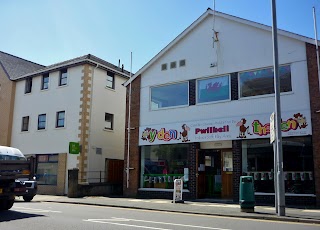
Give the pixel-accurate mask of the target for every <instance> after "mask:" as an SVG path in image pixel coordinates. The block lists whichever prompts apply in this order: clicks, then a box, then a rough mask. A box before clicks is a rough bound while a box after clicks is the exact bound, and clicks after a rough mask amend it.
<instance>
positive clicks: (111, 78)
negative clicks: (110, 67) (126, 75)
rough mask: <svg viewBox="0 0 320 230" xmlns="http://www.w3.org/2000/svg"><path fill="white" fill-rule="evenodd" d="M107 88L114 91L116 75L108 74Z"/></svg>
mask: <svg viewBox="0 0 320 230" xmlns="http://www.w3.org/2000/svg"><path fill="white" fill-rule="evenodd" d="M106 87H108V88H110V89H114V73H111V72H109V71H108V72H107V83H106Z"/></svg>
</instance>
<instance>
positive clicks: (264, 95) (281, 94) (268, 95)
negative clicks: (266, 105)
mask: <svg viewBox="0 0 320 230" xmlns="http://www.w3.org/2000/svg"><path fill="white" fill-rule="evenodd" d="M291 94H294V93H293V91H291V92H284V93H280V96H285V95H291ZM274 96H275V95H274V93H273V94H263V95H257V96H250V97H240V96H239V99H238V100H239V101H242V100H251V99H260V98H267V97H274Z"/></svg>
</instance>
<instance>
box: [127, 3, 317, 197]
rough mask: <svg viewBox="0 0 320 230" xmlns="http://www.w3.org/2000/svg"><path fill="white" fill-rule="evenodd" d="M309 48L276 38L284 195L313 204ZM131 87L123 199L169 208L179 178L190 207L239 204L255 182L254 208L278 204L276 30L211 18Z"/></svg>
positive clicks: (301, 41) (290, 37) (294, 39)
mask: <svg viewBox="0 0 320 230" xmlns="http://www.w3.org/2000/svg"><path fill="white" fill-rule="evenodd" d="M213 31H214V32H213ZM306 43H311V44H312V43H314V42H313V41H312V40H311V39H308V38H305V37H302V36H299V35H296V34H292V33H289V32H285V31H279V32H278V46H279V64H280V70H279V72H280V78H281V86H280V88H281V112H282V135H283V143H284V147H283V148H284V171H285V175H286V181H285V183H286V194H287V197H296V196H299V197H304V198H303V199H302V200H305V202H309V203H315V199H316V190H315V179H314V164H313V151H312V141H311V139H312V123H311V116H312V115H311V109H310V96H309V82H308V64H307V54H306ZM125 85H126V86H127V88H128V89H127V90H129V88H130V86H131V87H132V88H134V89H135V90H136V91H138V93H132V98H131V100H132V103H133V104H134V106H137V105H139V108H140V110H139V112H131V114H132V116H131V124H133V125H131V129H133V131H131V134H130V136H129V138H130V152H129V154H128V153H127V152H126V151H125V156H126V159H125V160H126V162H128V157H127V156H129V162H130V165H129V167H130V168H134V170H130V174H129V176H128V175H126V176H125V178H127V180H128V178H129V182H128V181H127V182H128V184H129V186H127V188H125V189H124V193H125V194H127V195H140V196H155V197H168V198H169V197H172V189H173V180H174V179H176V178H182V179H183V180H184V192H185V194H184V197H186V198H193V199H194V198H204V197H206V198H229V199H233V200H237V199H238V198H239V197H238V196H239V190H238V189H239V188H238V187H239V177H240V176H241V175H252V176H254V178H255V194H256V198H257V199H258V200H261V201H272V199H273V198H274V191H273V166H274V165H273V150H272V145H271V144H270V143H269V141H270V140H269V136H270V135H269V133H270V115H271V113H272V112H274V109H275V99H274V93H273V92H274V88H273V87H274V86H273V49H272V34H271V28H270V27H267V26H264V25H261V24H257V23H254V22H250V21H247V20H244V19H240V18H236V17H233V16H230V15H226V14H223V13H219V12H214V11H212V10H211V9H208V11H207V12H205V13H204V14H203V15H202V16H201V17H200V18H199V19H197V20H196V21H195V22H194V23H193V24H192V25H191V26H189V27H188V28H187V29H186V30H185V31H183V32H182V33H181V34H180V35H179V36H178V37H177V38H176V39H174V40H173V41H172V42H171V43H170V44H169V45H168V46H166V47H165V48H164V49H163V50H161V52H160V53H159V54H158V55H156V56H155V57H154V58H153V59H151V60H150V61H149V62H148V63H147V64H146V65H145V66H144V67H143V68H142V69H141V70H139V71H138V72H137V73H136V74H135V75H134V77H133V78H132V79H131V80H130V81H128V82H127V83H126V84H125ZM136 91H134V92H136ZM127 136H128V135H127ZM136 145H138V146H139V147H138V148H137V147H136ZM130 158H132V159H138V160H132V159H130ZM294 162H299V163H294ZM126 167H127V166H126ZM307 187H308V189H304V188H307ZM294 199H295V198H293V199H292V200H294ZM288 202H290V201H288Z"/></svg>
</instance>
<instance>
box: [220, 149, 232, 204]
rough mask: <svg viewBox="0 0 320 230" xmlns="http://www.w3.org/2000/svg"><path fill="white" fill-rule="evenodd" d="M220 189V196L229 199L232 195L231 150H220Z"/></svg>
mask: <svg viewBox="0 0 320 230" xmlns="http://www.w3.org/2000/svg"><path fill="white" fill-rule="evenodd" d="M221 155H222V157H221V165H222V175H221V176H222V191H221V198H224V199H230V198H232V195H233V175H232V173H233V158H232V151H231V150H223V151H222V152H221Z"/></svg>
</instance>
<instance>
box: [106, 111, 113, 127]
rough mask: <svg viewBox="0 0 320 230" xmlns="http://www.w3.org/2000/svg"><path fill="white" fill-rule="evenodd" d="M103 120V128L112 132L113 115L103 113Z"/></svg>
mask: <svg viewBox="0 0 320 230" xmlns="http://www.w3.org/2000/svg"><path fill="white" fill-rule="evenodd" d="M104 120H105V127H104V128H105V129H111V130H113V114H111V113H105V115H104Z"/></svg>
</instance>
